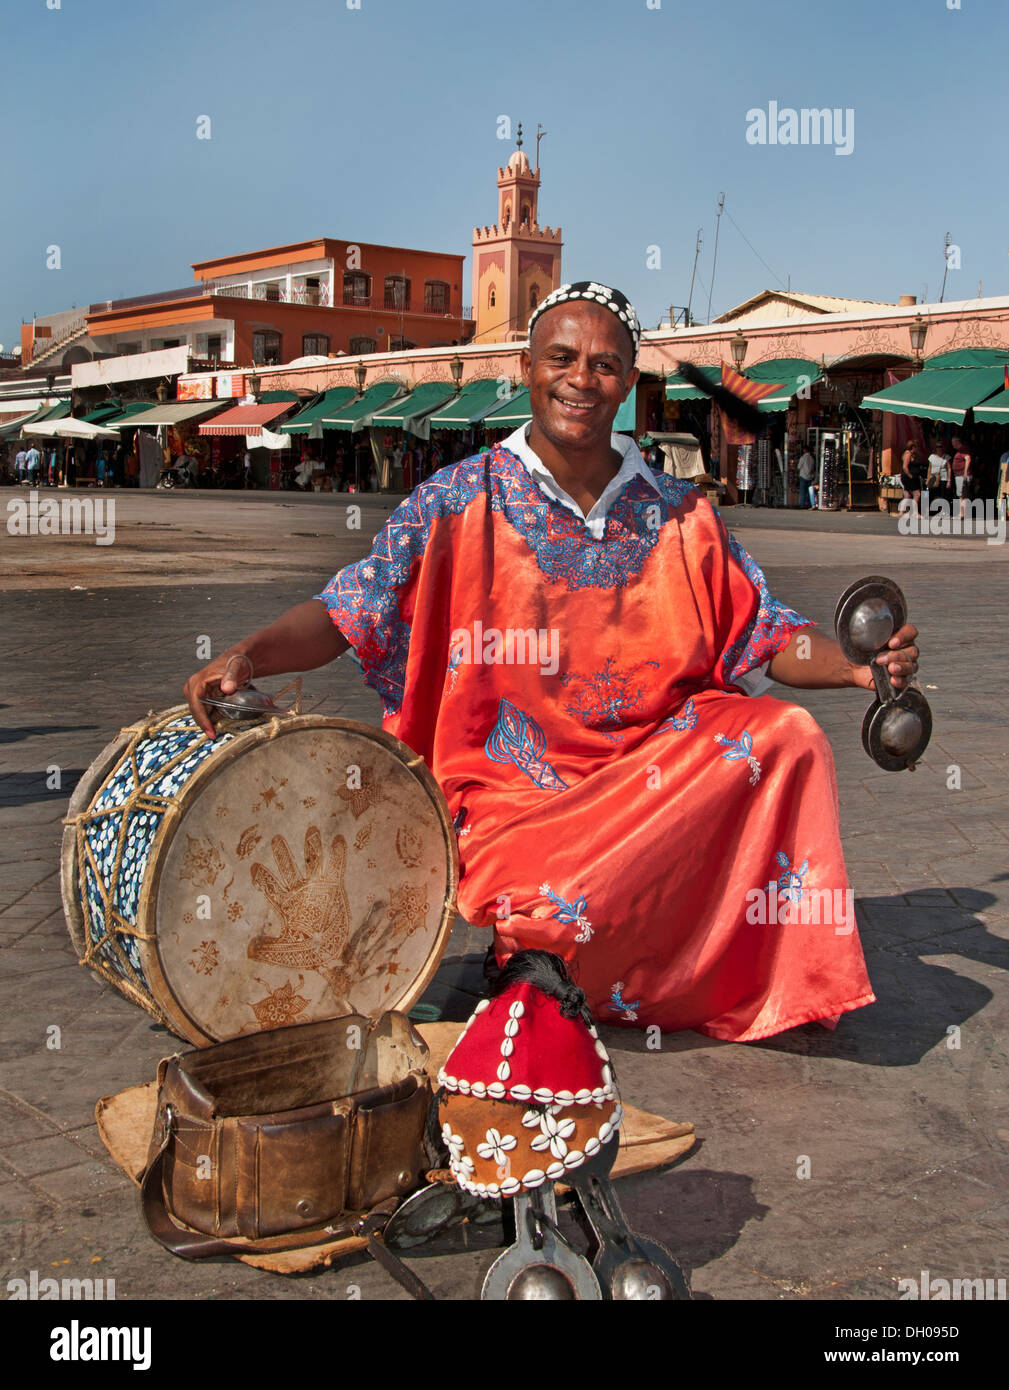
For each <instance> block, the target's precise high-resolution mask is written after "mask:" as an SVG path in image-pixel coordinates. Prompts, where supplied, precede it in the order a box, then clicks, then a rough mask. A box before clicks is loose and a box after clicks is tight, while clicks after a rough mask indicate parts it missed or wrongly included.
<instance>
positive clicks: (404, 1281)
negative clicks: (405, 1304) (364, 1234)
mask: <svg viewBox="0 0 1009 1390" xmlns="http://www.w3.org/2000/svg"><path fill="white" fill-rule="evenodd" d="M368 1254H369V1255H370V1256H371V1258H372V1259H373V1260H376V1261H377V1262H378V1263H379V1264H380V1265H381V1266H382V1268H383V1269H384V1270H385V1272H386V1273H387V1274H391V1275H392V1277H393V1278H394V1279H395V1280H396V1282H397V1284H401V1285H402V1286H403V1288H404V1289H406V1291H407V1293H408V1294H410V1296H411V1297H412V1298H417V1299H422V1300H423V1301H424V1302H431V1303H434V1302H436V1299H435V1296H434V1294H433V1293H432V1292H431V1290H430V1289H429V1288H428V1286H427V1285H426V1284H425V1283H424V1281H423V1279H420V1278H418V1276H417V1275H416V1274H414V1272H413V1270H412V1269H410V1268H409V1266H408V1265H405V1264H404V1263H403V1261H402V1260H401V1259H400V1258H399V1256H398V1255H394V1254H393V1253H392V1251H391V1250H390V1249H389V1247H388V1246H387V1245H386V1243H385V1241H384V1240H383V1239H382V1237H381V1235H380V1234H379V1233H378V1232H376V1233H375V1234H374V1235H370V1236H369V1237H368Z"/></svg>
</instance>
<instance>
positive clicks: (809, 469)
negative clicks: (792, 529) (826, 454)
mask: <svg viewBox="0 0 1009 1390" xmlns="http://www.w3.org/2000/svg"><path fill="white" fill-rule="evenodd" d="M797 471H798V474H799V506H800V507H801V508H802V510H803V511H808V510H809V508H810V507H813V506H815V505H816V495H815V493H814V491H813V479H814V477H815V476H816V459H815V458H814V457H813V455H812V454H811V453H810V451H809V446H808V445H807V446H806V448H805V449H804V450H803V451H802V453H801V454H800V455H799V466H798V470H797Z"/></svg>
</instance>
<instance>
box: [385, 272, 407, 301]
mask: <svg viewBox="0 0 1009 1390" xmlns="http://www.w3.org/2000/svg"><path fill="white" fill-rule="evenodd" d="M385 307H386V308H387V309H409V307H410V281H409V278H408V277H407V276H406V275H387V276H386V277H385Z"/></svg>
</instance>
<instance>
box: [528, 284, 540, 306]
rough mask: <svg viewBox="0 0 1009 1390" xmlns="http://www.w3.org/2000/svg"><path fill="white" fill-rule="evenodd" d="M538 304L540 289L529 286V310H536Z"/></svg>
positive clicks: (535, 286)
mask: <svg viewBox="0 0 1009 1390" xmlns="http://www.w3.org/2000/svg"><path fill="white" fill-rule="evenodd" d="M539 302H540V287H539V285H530V286H529V308H530V309H535V308H536V305H537V304H538V303H539Z"/></svg>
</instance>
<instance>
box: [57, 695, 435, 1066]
mask: <svg viewBox="0 0 1009 1390" xmlns="http://www.w3.org/2000/svg"><path fill="white" fill-rule="evenodd" d="M457 882H458V854H457V846H456V839H455V833H454V831H453V829H452V822H451V818H450V816H449V811H448V806H447V804H446V802H445V798H444V797H443V795H442V792H441V789H440V788H439V786H438V784H437V782H436V781H435V780H434V777H433V776H432V775H431V773H430V771H429V770H428V768H427V767H426V765H425V764H424V761H423V759H421V758H420V757H418V756H417V754H415V753H414V752H413V751H412V749H410V748H408V747H407V746H406V744H404V743H401V742H400V741H399V740H398V739H396V738H393V736H392V735H391V734H387V733H384V732H383V731H382V730H380V729H374V728H371V727H370V726H368V725H365V724H358V723H355V722H354V721H352V720H348V719H334V718H327V717H325V716H322V715H313V714H307V715H302V714H290V713H283V714H281V713H277V714H273V715H270V716H269V717H266V718H263V719H260V720H257V721H256V723H255V724H254V725H253V726H252V727H250V726H249V725H248V724H241V725H240V724H238V723H236V722H229V723H227V724H224V725H222V726H221V728H220V729H219V731H218V738H217V739H216V740H215V741H213V742H211V741H210V740H209V739H208V738H207V737H206V735H205V734H204V733H203V732H202V731H201V730H200V728H199V727H198V725H197V724H196V723H195V721H194V720H193V718H192V716H191V714H190V713H189V710H188V708H187V707H186V706H184V705H180V706H178V707H177V708H175V709H171V710H167V711H166V712H165V713H163V714H160V715H151V716H149V718H148V720H147V721H145V722H142V723H140V724H136V725H134V726H132V727H131V728H128V729H124V730H123V731H122V732H121V734H120V735H119V737H118V738H117V739H115V740H114V741H113V742H112V743H110V744H109V746H108V747H107V748H106V749H105V750H104V752H102V753H101V755H100V756H99V757H98V758H97V759H96V760H95V761H94V762H93V763H92V765H91V766H90V767H89V768H88V770H87V772H86V773H85V774H84V776H83V777H82V778H81V780H80V782H79V783H78V785H77V788H76V790H75V791H74V795H73V797H72V799H71V802H70V809H69V815H68V819H67V829H66V833H65V836H64V841H63V903H64V909H65V912H66V918H67V924H68V926H69V928H70V935H71V937H72V939H73V942H74V945H75V946H76V948H77V953H78V956H79V958H80V960H81V962H82V963H83V964H85V965H88V966H90V967H91V968H92V969H93V970H95V971H97V972H98V973H99V974H100V975H102V976H103V977H104V978H105V979H107V980H109V981H110V982H111V983H112V984H114V985H115V986H116V988H117V989H119V990H121V991H122V993H123V994H125V995H126V996H127V997H128V998H130V999H133V1000H135V1001H136V1002H137V1003H139V1004H142V1005H143V1007H144V1008H145V1009H147V1010H148V1011H149V1012H150V1013H152V1014H154V1016H155V1017H156V1018H158V1019H159V1020H160V1021H161V1022H163V1023H165V1024H167V1026H168V1027H169V1028H171V1029H172V1030H173V1031H174V1032H176V1033H179V1034H180V1035H181V1036H182V1037H184V1038H187V1039H188V1040H189V1041H190V1042H193V1043H196V1044H197V1045H202V1044H206V1043H210V1042H218V1041H222V1040H224V1039H226V1038H233V1037H236V1036H238V1035H239V1034H241V1033H251V1032H258V1031H260V1030H261V1029H265V1028H275V1027H280V1026H284V1025H287V1024H292V1023H309V1022H312V1021H314V1020H316V1019H324V1018H337V1017H339V1016H341V1015H343V1014H350V1013H360V1014H367V1015H377V1014H379V1013H382V1012H385V1011H386V1010H389V1009H398V1010H401V1011H404V1012H405V1011H406V1010H407V1009H409V1008H410V1007H411V1005H412V1004H414V1003H415V1002H416V1000H417V999H418V998H419V997H420V996H421V994H422V993H423V992H424V990H425V988H426V987H427V984H428V982H429V981H430V979H431V977H432V975H433V974H434V972H435V970H436V969H437V967H438V962H439V960H440V957H441V954H442V952H443V950H444V948H445V944H446V941H447V939H448V935H449V932H450V931H451V926H452V919H453V916H454V914H455V911H456V906H455V890H456V885H457Z"/></svg>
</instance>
